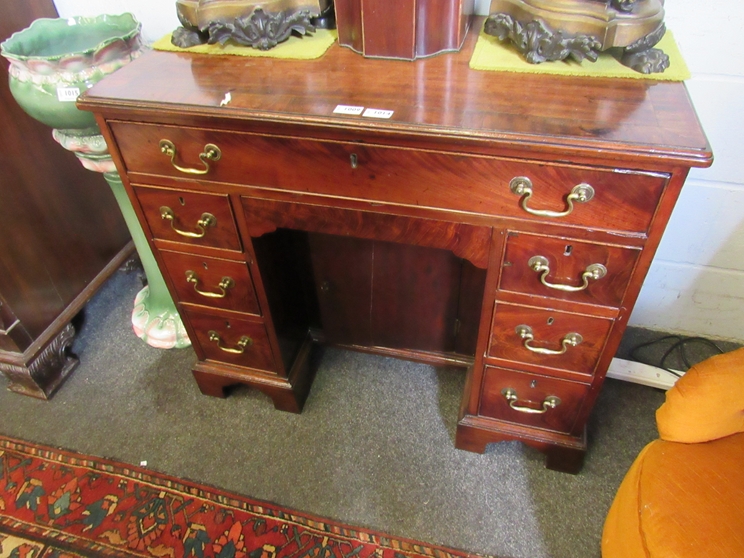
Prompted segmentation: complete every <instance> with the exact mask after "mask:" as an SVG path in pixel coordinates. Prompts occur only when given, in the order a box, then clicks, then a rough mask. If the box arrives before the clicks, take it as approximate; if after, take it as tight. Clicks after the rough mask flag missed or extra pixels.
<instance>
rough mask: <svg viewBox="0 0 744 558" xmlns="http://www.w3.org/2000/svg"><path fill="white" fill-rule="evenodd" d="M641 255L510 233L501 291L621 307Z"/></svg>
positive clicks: (616, 248)
mask: <svg viewBox="0 0 744 558" xmlns="http://www.w3.org/2000/svg"><path fill="white" fill-rule="evenodd" d="M640 252H641V250H640V249H639V248H626V247H620V246H612V245H607V244H595V243H591V242H582V241H578V240H573V239H570V238H558V237H551V236H542V235H534V234H526V233H516V232H510V233H509V234H508V237H507V242H506V251H505V254H504V261H503V271H502V273H501V282H500V284H499V288H500V289H501V290H505V291H512V292H518V293H526V294H534V295H538V296H546V297H550V298H559V299H563V300H570V301H573V302H584V303H588V304H598V305H602V306H612V307H619V306H620V303H621V302H622V300H623V295H624V294H625V289H626V288H627V286H628V282H629V281H630V276H631V275H632V273H633V269H634V268H635V264H636V260H637V259H638V256H639V255H640Z"/></svg>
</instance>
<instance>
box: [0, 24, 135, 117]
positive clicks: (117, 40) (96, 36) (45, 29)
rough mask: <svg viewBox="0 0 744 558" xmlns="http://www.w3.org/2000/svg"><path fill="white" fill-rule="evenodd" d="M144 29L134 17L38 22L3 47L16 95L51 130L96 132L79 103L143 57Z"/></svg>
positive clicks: (16, 34) (16, 35) (26, 108)
mask: <svg viewBox="0 0 744 558" xmlns="http://www.w3.org/2000/svg"><path fill="white" fill-rule="evenodd" d="M140 27H141V26H140V23H139V22H138V21H137V20H136V19H134V17H133V16H132V15H131V14H122V15H113V16H112V15H102V16H98V17H73V18H67V19H63V18H56V19H50V18H42V19H37V20H36V21H34V22H33V23H32V24H31V25H30V26H29V27H27V28H26V29H24V30H23V31H20V32H18V33H15V34H13V35H12V36H11V37H10V38H9V39H8V40H6V41H5V42H3V43H2V53H3V56H4V57H5V58H7V59H8V60H9V61H10V69H9V74H10V91H11V93H12V94H13V97H14V98H15V100H16V101H17V102H18V104H19V105H21V107H22V108H23V110H24V111H26V112H27V113H28V114H29V115H30V116H32V117H33V118H35V119H36V120H39V121H40V122H43V123H44V124H46V125H47V126H51V127H52V128H58V129H62V130H67V129H76V130H85V129H86V128H96V122H95V119H94V118H93V115H92V114H91V113H89V112H85V111H81V110H79V109H78V108H77V107H76V106H75V100H76V99H77V98H78V96H79V95H80V93H82V92H83V91H85V90H86V89H88V88H90V87H92V86H93V85H94V84H95V83H97V82H98V81H100V80H101V79H103V77H104V76H106V75H108V74H110V73H112V72H114V71H116V70H118V69H119V68H121V67H122V66H124V65H125V64H127V63H129V62H130V61H131V60H132V59H133V58H135V57H136V56H138V55H139V53H140V52H141V50H142V40H141V37H140Z"/></svg>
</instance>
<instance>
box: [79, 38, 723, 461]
mask: <svg viewBox="0 0 744 558" xmlns="http://www.w3.org/2000/svg"><path fill="white" fill-rule="evenodd" d="M477 28H478V26H477V25H476V29H477ZM475 38H476V36H475V33H473V34H472V35H471V36H470V37H469V38H468V40H467V41H466V43H465V46H464V48H463V50H462V51H461V52H460V53H458V54H445V55H440V56H436V57H432V58H429V59H424V60H418V61H416V62H399V61H388V60H371V59H364V58H363V57H361V56H359V55H358V54H355V53H354V52H352V51H350V50H348V49H344V48H341V47H339V46H338V45H334V46H333V47H331V49H330V50H329V51H328V52H327V53H326V54H325V55H324V56H323V57H322V58H321V59H318V60H313V61H302V62H300V61H287V60H271V59H266V58H243V57H239V56H205V55H196V54H193V55H192V54H177V53H169V52H157V51H153V52H149V53H147V54H145V55H143V56H142V57H141V58H139V59H138V60H136V61H134V62H132V63H131V64H129V65H127V66H125V67H124V68H122V69H121V70H119V71H117V72H115V73H114V74H112V75H111V76H109V77H107V78H106V79H104V80H103V81H101V82H99V83H98V84H97V85H96V86H95V87H93V88H92V89H91V90H90V91H88V92H87V94H85V95H84V96H83V97H82V98H81V100H80V101H79V105H80V106H81V108H84V109H87V110H92V111H93V112H95V113H96V116H97V118H98V122H99V124H100V126H101V129H102V130H103V133H104V135H105V136H106V139H107V140H108V142H109V145H110V147H111V151H112V153H113V155H114V158H115V160H116V163H117V166H118V169H119V171H120V173H121V175H122V178H123V180H124V184H125V186H126V189H127V191H128V193H129V196H130V197H131V199H132V202H133V204H134V207H135V210H136V212H137V214H138V217H139V219H140V221H141V223H142V226H143V228H144V230H145V233H146V234H147V235H148V236H149V241H150V243H151V245H152V248H153V251H154V253H155V257H156V258H157V260H158V263H159V265H160V267H161V269H162V270H163V275H164V276H165V278H166V282H167V283H168V285H169V288H170V291H171V293H172V295H173V297H174V298H175V300H176V301H177V304H178V308H179V311H180V313H181V316H182V317H183V320H184V323H185V325H186V328H187V330H188V333H189V336H190V337H191V339H192V341H193V344H194V349H195V351H196V354H197V356H198V362H197V363H196V365H195V366H194V369H193V373H194V376H195V378H196V381H197V383H198V385H199V387H200V389H201V391H202V392H203V393H205V394H209V395H214V396H224V389H225V388H226V387H228V386H231V385H234V384H246V385H249V386H252V387H254V388H257V389H260V390H262V391H263V392H265V393H267V394H268V395H269V396H270V397H271V398H272V399H273V401H274V405H275V406H276V407H277V408H278V409H282V410H285V411H291V412H300V411H301V409H302V405H303V403H304V401H305V398H306V396H307V393H308V390H309V389H310V385H311V383H312V377H313V367H312V366H311V364H310V360H311V359H310V355H311V353H312V349H313V347H314V346H315V344H316V343H328V344H333V345H337V346H343V347H348V348H352V349H356V350H362V351H370V352H374V353H378V354H384V355H389V356H397V357H401V358H407V359H412V360H416V361H422V362H426V363H431V364H441V365H456V366H462V367H463V368H465V369H466V370H467V381H466V388H465V391H464V393H463V399H462V406H461V410H460V417H459V422H458V427H457V437H456V445H457V447H458V448H461V449H466V450H470V451H476V452H483V451H484V450H485V447H486V444H488V443H490V442H498V441H502V440H515V439H516V440H521V441H523V442H525V443H527V444H530V445H532V446H534V447H536V448H538V449H539V450H541V451H544V452H545V453H546V454H547V464H548V467H551V468H554V469H558V470H563V471H569V472H576V471H578V470H579V469H580V468H581V464H582V461H583V456H584V452H585V450H586V437H585V425H586V422H587V419H588V417H589V414H590V412H591V410H592V407H593V405H594V403H595V401H596V399H597V396H598V394H599V391H600V388H601V386H602V382H603V380H604V378H605V373H606V371H607V368H608V366H609V364H610V361H611V359H612V357H613V355H614V354H615V351H616V349H617V346H618V343H619V342H620V338H621V336H622V334H623V331H624V329H625V326H626V323H627V320H628V316H629V315H630V312H631V310H632V308H633V304H634V302H635V300H636V298H637V296H638V292H639V291H640V289H641V285H642V283H643V279H644V277H645V275H646V272H647V270H648V268H649V265H650V263H651V261H652V258H653V255H654V252H655V250H656V248H657V246H658V244H659V241H660V239H661V235H662V232H663V230H664V227H665V226H666V224H667V221H668V219H669V215H670V213H671V212H672V208H673V206H674V203H675V201H676V199H677V197H678V195H679V192H680V190H681V188H682V185H683V183H684V180H685V178H686V176H687V173H688V170H689V169H690V167H693V166H699V167H704V166H708V165H710V164H711V162H712V155H711V152H710V148H709V147H708V143H707V141H706V139H705V136H704V134H703V132H702V130H701V128H700V125H699V123H698V120H697V118H696V116H695V113H694V110H693V108H692V106H691V103H690V101H689V98H688V95H687V91H686V89H685V87H684V85H683V84H681V83H663V82H649V81H645V80H605V79H586V78H584V79H579V78H562V77H548V76H532V75H519V74H509V73H493V72H478V71H472V70H470V69H469V67H468V61H469V58H470V55H471V53H472V49H473V46H474V44H475ZM227 93H229V94H230V95H229V97H230V100H229V102H225V100H226V94H227ZM338 105H349V106H358V107H366V108H375V109H382V110H389V111H393V114H392V116H391V117H390V118H388V119H380V118H369V117H364V116H357V115H343V114H337V113H334V109H335V108H336V107H337V106H338Z"/></svg>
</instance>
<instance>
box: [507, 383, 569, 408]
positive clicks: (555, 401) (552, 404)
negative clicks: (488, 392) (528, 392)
mask: <svg viewBox="0 0 744 558" xmlns="http://www.w3.org/2000/svg"><path fill="white" fill-rule="evenodd" d="M501 395H503V396H504V397H505V398H506V400H507V401H508V402H509V407H511V408H512V409H514V410H515V411H519V412H520V413H529V414H531V415H542V414H545V413H547V412H548V409H555V408H556V407H557V406H558V405H560V404H561V398H560V397H557V396H555V395H548V396H547V397H546V398H545V400H544V401H543V402H542V409H535V408H534V407H524V406H522V405H517V401H519V397H518V396H517V390H515V389H513V388H504V389H502V390H501ZM530 403H532V402H531V401H530Z"/></svg>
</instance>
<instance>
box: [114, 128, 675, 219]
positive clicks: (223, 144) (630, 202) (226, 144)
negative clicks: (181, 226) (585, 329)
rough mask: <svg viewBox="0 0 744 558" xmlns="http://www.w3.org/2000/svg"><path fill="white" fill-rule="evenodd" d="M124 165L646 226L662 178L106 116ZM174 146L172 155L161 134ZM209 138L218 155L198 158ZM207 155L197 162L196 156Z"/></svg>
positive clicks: (377, 198)
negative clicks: (145, 122)
mask: <svg viewBox="0 0 744 558" xmlns="http://www.w3.org/2000/svg"><path fill="white" fill-rule="evenodd" d="M111 129H112V131H113V133H114V136H115V137H116V141H117V144H118V145H119V148H120V150H121V153H122V157H123V158H124V162H125V165H126V167H127V171H128V172H129V173H141V174H146V175H160V176H175V177H190V176H192V175H191V174H190V172H184V170H179V169H178V168H177V167H176V166H174V163H175V164H176V165H178V166H182V165H186V166H187V168H188V170H189V171H193V170H196V171H198V172H203V179H204V180H212V181H217V182H230V183H234V184H246V185H250V186H262V187H270V188H280V189H286V190H292V191H298V192H313V193H317V194H326V195H332V196H339V197H346V198H354V199H362V200H369V201H373V202H388V203H395V204H401V205H409V206H416V207H434V208H440V209H448V210H457V211H465V212H470V213H479V214H485V215H494V216H505V217H515V218H521V219H528V220H537V221H541V222H552V223H558V224H564V225H573V226H581V227H591V228H595V229H604V230H621V231H632V232H646V231H647V230H648V228H649V225H650V224H651V219H652V217H653V215H654V213H655V211H656V206H657V204H658V202H659V199H660V197H661V193H662V191H663V190H664V187H665V185H666V183H667V180H668V176H667V175H662V174H655V173H647V172H640V171H628V170H615V169H604V168H590V167H578V166H570V165H554V164H542V163H537V162H533V161H523V160H517V159H502V158H497V157H485V156H474V155H467V154H458V153H443V152H438V151H424V150H416V149H403V148H398V147H382V146H378V145H367V144H363V143H352V142H334V141H323V140H315V139H305V138H291V137H276V136H263V135H257V134H251V133H245V132H236V131H225V130H208V129H201V128H185V127H175V126H162V125H149V124H132V123H126V122H111ZM164 140H167V141H168V142H170V144H172V145H174V146H175V148H176V155H175V157H174V158H172V157H171V155H169V154H168V153H164V152H163V150H162V148H161V142H162V141H164ZM209 146H213V147H214V146H216V147H217V148H218V149H219V158H218V159H215V158H214V157H213V158H212V159H209V158H206V154H207V153H208V152H209V150H210V149H213V148H210V147H209ZM205 158H206V161H205Z"/></svg>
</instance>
